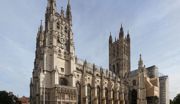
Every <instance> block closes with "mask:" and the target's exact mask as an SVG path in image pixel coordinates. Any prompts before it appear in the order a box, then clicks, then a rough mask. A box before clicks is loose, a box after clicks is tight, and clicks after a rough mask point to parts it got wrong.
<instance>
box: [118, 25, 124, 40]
mask: <svg viewBox="0 0 180 104" xmlns="http://www.w3.org/2000/svg"><path fill="white" fill-rule="evenodd" d="M123 37H124V30H123V26H122V24H121V28H120V32H119V39H121V38H123Z"/></svg>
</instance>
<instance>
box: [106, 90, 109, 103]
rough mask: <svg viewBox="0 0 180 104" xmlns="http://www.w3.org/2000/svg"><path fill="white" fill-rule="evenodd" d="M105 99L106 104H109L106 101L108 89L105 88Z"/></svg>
mask: <svg viewBox="0 0 180 104" xmlns="http://www.w3.org/2000/svg"><path fill="white" fill-rule="evenodd" d="M105 98H106V104H109V101H108V89H107V88H105Z"/></svg>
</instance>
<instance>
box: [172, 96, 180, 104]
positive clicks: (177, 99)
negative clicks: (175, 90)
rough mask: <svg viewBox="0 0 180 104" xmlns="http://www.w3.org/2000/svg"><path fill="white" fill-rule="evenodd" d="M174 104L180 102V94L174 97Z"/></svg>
mask: <svg viewBox="0 0 180 104" xmlns="http://www.w3.org/2000/svg"><path fill="white" fill-rule="evenodd" d="M173 104H180V94H178V95H177V96H176V97H175V98H174V99H173Z"/></svg>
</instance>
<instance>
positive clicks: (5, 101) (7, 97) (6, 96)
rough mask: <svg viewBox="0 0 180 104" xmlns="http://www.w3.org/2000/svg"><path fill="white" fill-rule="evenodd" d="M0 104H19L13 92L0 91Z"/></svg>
mask: <svg viewBox="0 0 180 104" xmlns="http://www.w3.org/2000/svg"><path fill="white" fill-rule="evenodd" d="M0 104H21V103H20V102H19V101H18V98H17V97H16V96H15V95H13V93H7V92H6V91H0Z"/></svg>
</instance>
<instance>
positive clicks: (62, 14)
mask: <svg viewBox="0 0 180 104" xmlns="http://www.w3.org/2000/svg"><path fill="white" fill-rule="evenodd" d="M61 16H63V17H64V10H63V7H61Z"/></svg>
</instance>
